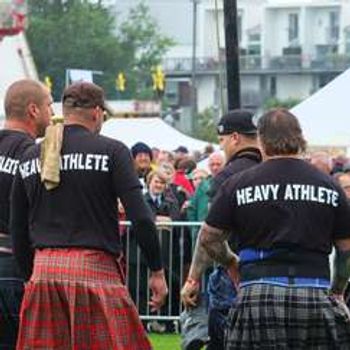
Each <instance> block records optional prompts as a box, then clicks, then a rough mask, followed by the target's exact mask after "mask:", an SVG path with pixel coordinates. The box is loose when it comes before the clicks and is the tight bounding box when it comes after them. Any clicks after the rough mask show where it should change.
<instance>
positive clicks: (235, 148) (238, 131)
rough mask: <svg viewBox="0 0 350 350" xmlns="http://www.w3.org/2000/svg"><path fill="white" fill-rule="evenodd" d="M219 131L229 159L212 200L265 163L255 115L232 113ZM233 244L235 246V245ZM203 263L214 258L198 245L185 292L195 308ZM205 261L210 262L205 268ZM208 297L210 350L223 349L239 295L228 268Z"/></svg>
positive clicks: (217, 275) (220, 271)
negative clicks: (240, 175)
mask: <svg viewBox="0 0 350 350" xmlns="http://www.w3.org/2000/svg"><path fill="white" fill-rule="evenodd" d="M217 132H218V137H219V143H220V146H221V148H222V150H223V151H224V153H225V156H226V165H225V167H224V169H223V170H222V171H221V172H219V173H218V174H217V175H216V176H215V177H214V178H213V180H212V184H211V188H210V190H209V191H208V194H209V197H210V201H212V200H213V198H214V197H215V195H216V193H217V192H218V190H219V188H220V187H221V185H222V184H223V183H224V182H225V181H226V180H227V179H228V178H230V177H231V176H233V175H235V174H238V173H239V172H241V171H243V170H246V169H248V168H251V167H253V166H255V165H257V164H258V163H260V162H261V160H262V157H261V153H260V151H259V149H258V146H257V135H256V132H257V129H256V125H255V124H254V115H253V114H252V113H251V112H249V111H246V110H241V109H236V110H232V111H229V112H228V113H227V114H225V115H224V116H223V117H222V118H221V119H220V121H219V123H218V126H217ZM197 242H198V241H197ZM231 245H232V246H233V247H234V246H235V243H234V242H231ZM234 249H235V247H234ZM199 261H200V263H199V265H200V266H201V267H202V266H203V267H204V265H208V264H209V262H210V261H211V259H210V258H209V257H208V255H207V254H206V252H205V251H204V250H203V249H201V247H200V246H198V243H197V245H196V249H195V252H194V257H193V259H192V265H191V268H190V273H189V276H188V279H187V282H186V283H185V285H184V287H183V289H182V292H181V294H182V301H183V303H184V304H185V306H193V303H192V301H193V300H194V299H193V296H194V295H198V293H199V285H200V283H199V282H200V278H201V276H202V272H203V271H201V272H200V273H198V271H197V265H198V262H199ZM204 261H205V262H206V263H205V264H203V265H202V263H203V262H204ZM204 270H205V268H204ZM208 294H209V295H208V296H209V327H208V333H209V337H210V344H209V345H208V349H223V346H224V345H223V344H224V343H223V342H224V329H225V323H226V318H227V314H228V312H229V308H230V306H231V305H232V303H233V302H234V299H235V296H236V291H235V287H234V285H233V282H232V280H231V278H230V276H229V274H228V273H227V271H226V269H225V268H224V267H222V266H219V267H217V268H216V269H215V270H214V271H213V272H212V274H211V275H210V277H209V284H208Z"/></svg>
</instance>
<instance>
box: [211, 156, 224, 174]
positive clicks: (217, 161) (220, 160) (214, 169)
mask: <svg viewBox="0 0 350 350" xmlns="http://www.w3.org/2000/svg"><path fill="white" fill-rule="evenodd" d="M224 164H225V158H224V156H223V155H222V154H221V153H220V152H214V153H212V154H211V155H210V156H209V159H208V168H209V170H210V173H211V174H212V176H215V175H216V174H217V173H219V172H220V171H221V170H222V168H223V167H224Z"/></svg>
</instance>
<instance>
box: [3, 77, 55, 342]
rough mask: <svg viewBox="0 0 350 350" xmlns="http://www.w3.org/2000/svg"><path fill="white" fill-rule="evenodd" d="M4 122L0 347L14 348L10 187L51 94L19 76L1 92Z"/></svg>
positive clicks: (16, 302) (19, 285) (41, 126)
mask: <svg viewBox="0 0 350 350" xmlns="http://www.w3.org/2000/svg"><path fill="white" fill-rule="evenodd" d="M4 107H5V113H6V119H5V125H4V129H3V130H1V131H0V348H1V349H14V348H15V346H16V340H17V329H18V323H19V309H20V305H21V301H22V296H23V282H24V279H23V276H22V275H21V273H20V271H19V270H18V268H17V265H16V263H15V261H14V257H13V252H12V249H11V233H10V229H9V219H10V217H9V216H10V190H11V185H12V182H13V179H14V177H15V174H16V171H17V168H18V163H19V161H20V158H21V157H22V155H23V153H24V152H25V150H26V149H28V148H29V147H30V146H32V145H34V143H35V138H36V137H41V136H44V133H45V128H46V127H47V125H48V124H49V122H50V118H51V116H52V114H53V111H52V97H51V94H50V93H49V91H48V90H47V88H46V87H45V86H44V85H43V84H41V83H40V82H37V81H34V80H30V79H22V80H18V81H16V82H14V83H13V84H11V85H10V86H9V88H8V89H7V91H6V95H5V106H4Z"/></svg>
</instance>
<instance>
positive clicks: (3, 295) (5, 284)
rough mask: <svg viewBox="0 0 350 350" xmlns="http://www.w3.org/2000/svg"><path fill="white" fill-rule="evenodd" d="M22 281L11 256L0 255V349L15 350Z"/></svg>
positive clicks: (22, 287) (22, 289)
mask: <svg viewBox="0 0 350 350" xmlns="http://www.w3.org/2000/svg"><path fill="white" fill-rule="evenodd" d="M23 291H24V281H23V280H22V279H21V277H20V276H19V274H18V270H17V268H16V264H15V261H14V258H13V256H11V255H9V254H0V349H1V350H12V349H16V340H17V332H18V325H19V312H20V308H21V302H22V297H23Z"/></svg>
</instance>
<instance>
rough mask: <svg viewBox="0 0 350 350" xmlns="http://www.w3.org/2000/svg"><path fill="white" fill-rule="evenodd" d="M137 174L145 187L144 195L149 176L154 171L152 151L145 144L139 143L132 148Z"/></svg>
mask: <svg viewBox="0 0 350 350" xmlns="http://www.w3.org/2000/svg"><path fill="white" fill-rule="evenodd" d="M131 153H132V156H133V158H134V165H135V169H136V173H137V175H138V177H139V180H140V182H141V185H142V186H143V188H142V189H143V193H145V192H146V191H147V186H146V181H147V175H148V174H149V173H150V172H151V171H152V160H153V154H152V149H151V148H150V147H149V146H148V145H146V144H145V143H143V142H137V143H135V144H134V145H133V146H132V147H131Z"/></svg>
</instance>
